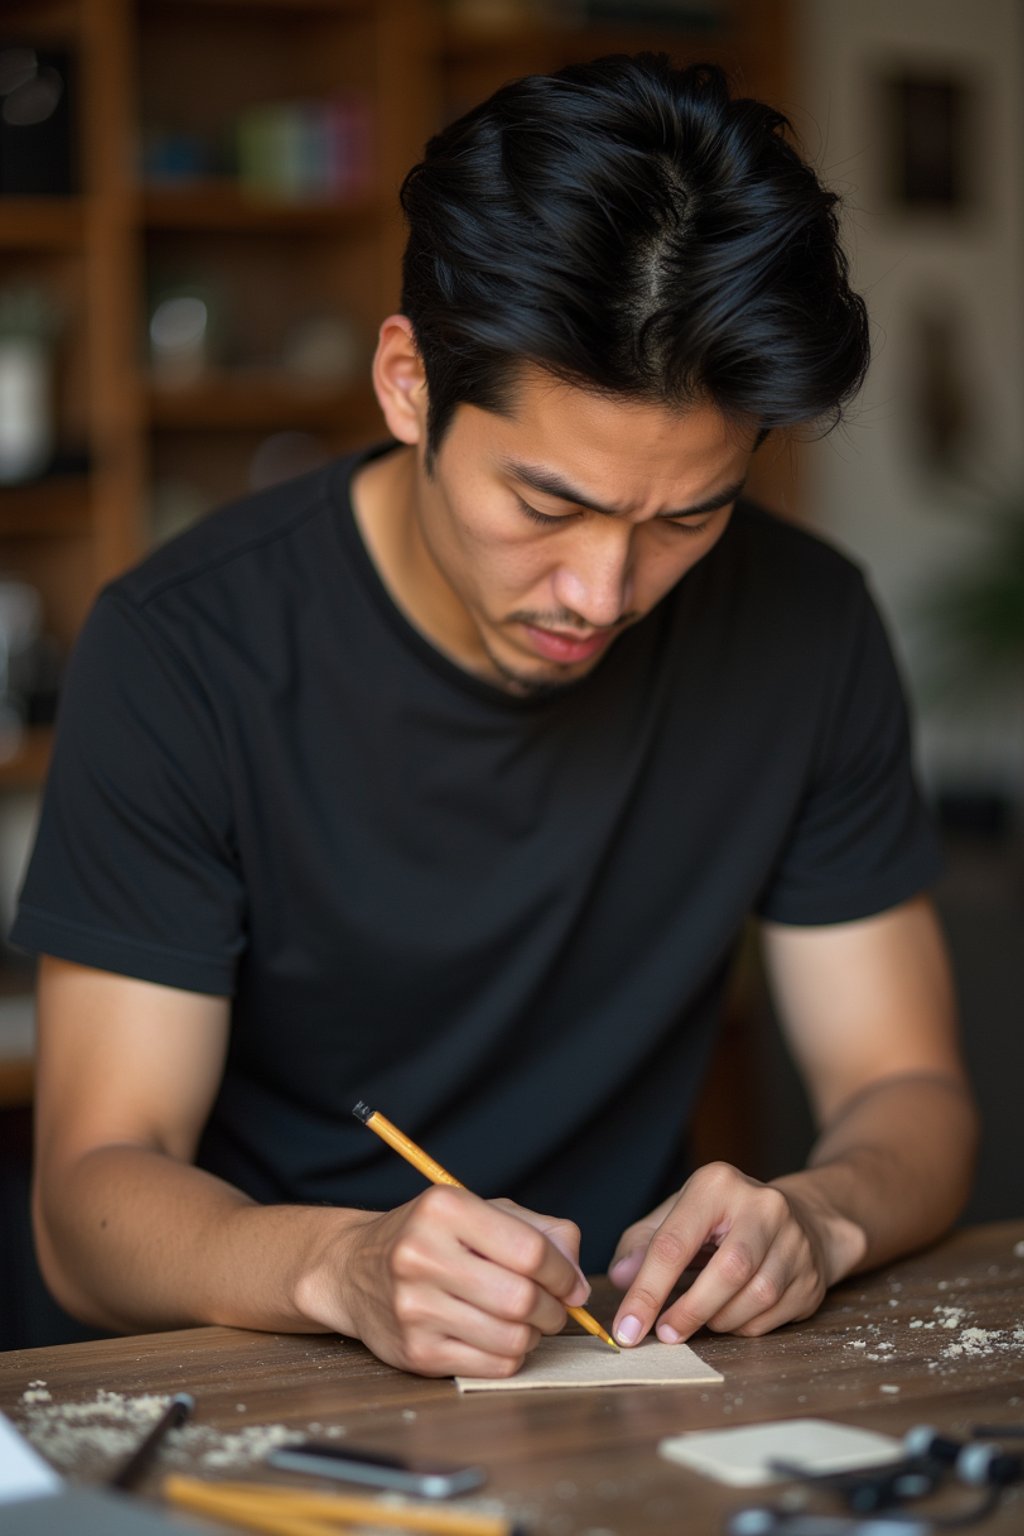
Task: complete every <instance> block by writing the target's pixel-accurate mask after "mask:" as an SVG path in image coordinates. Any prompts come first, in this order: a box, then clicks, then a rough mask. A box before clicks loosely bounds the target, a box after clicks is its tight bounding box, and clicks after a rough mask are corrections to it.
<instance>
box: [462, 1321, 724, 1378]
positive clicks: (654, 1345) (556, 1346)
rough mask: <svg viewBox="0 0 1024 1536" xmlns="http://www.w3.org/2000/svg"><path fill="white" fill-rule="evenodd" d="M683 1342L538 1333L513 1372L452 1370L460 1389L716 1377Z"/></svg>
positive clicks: (714, 1372) (718, 1376)
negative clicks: (612, 1344) (618, 1346)
mask: <svg viewBox="0 0 1024 1536" xmlns="http://www.w3.org/2000/svg"><path fill="white" fill-rule="evenodd" d="M721 1380H722V1378H721V1376H720V1375H719V1374H718V1372H717V1371H715V1370H712V1368H711V1366H710V1365H706V1364H705V1363H704V1361H703V1360H701V1359H699V1358H698V1356H697V1355H695V1354H694V1352H693V1350H692V1349H691V1348H690V1347H689V1345H688V1344H661V1343H659V1342H658V1340H657V1339H645V1340H644V1342H643V1343H642V1344H638V1345H637V1346H636V1347H635V1348H634V1349H623V1350H614V1349H609V1348H608V1345H607V1344H604V1343H602V1341H601V1340H600V1339H595V1338H591V1337H589V1336H588V1337H586V1338H579V1337H577V1336H576V1335H570V1336H569V1337H568V1338H557V1339H542V1340H541V1341H540V1343H539V1344H538V1345H537V1348H536V1349H535V1350H533V1352H532V1353H531V1354H529V1355H527V1357H526V1361H525V1363H524V1364H523V1366H522V1368H521V1369H520V1370H519V1371H517V1372H516V1374H515V1375H514V1376H501V1377H494V1378H492V1377H489V1376H488V1377H484V1376H456V1378H455V1385H456V1386H457V1387H458V1389H459V1391H460V1392H509V1391H512V1392H514V1391H516V1390H517V1389H519V1388H524V1387H625V1386H648V1387H666V1386H672V1387H678V1386H684V1385H688V1384H690V1383H692V1382H708V1381H721Z"/></svg>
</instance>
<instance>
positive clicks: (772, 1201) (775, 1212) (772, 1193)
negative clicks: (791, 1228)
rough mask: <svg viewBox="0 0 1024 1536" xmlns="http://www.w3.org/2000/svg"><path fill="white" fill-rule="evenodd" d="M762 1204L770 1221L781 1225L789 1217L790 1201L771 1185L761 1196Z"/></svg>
mask: <svg viewBox="0 0 1024 1536" xmlns="http://www.w3.org/2000/svg"><path fill="white" fill-rule="evenodd" d="M761 1203H762V1205H763V1207H764V1211H765V1214H766V1215H767V1216H768V1218H769V1220H771V1221H773V1222H776V1223H777V1224H779V1225H780V1226H781V1224H782V1223H783V1222H784V1221H785V1220H786V1218H787V1217H788V1216H789V1201H788V1200H787V1199H786V1196H785V1195H784V1194H783V1193H782V1190H781V1189H776V1188H775V1187H774V1185H771V1184H769V1185H768V1186H767V1187H766V1188H765V1189H764V1190H763V1191H762V1194H761Z"/></svg>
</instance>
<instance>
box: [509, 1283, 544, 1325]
mask: <svg viewBox="0 0 1024 1536" xmlns="http://www.w3.org/2000/svg"><path fill="white" fill-rule="evenodd" d="M536 1305H537V1287H536V1286H535V1285H534V1283H533V1281H532V1280H527V1279H525V1278H524V1277H520V1276H515V1277H513V1278H512V1279H511V1280H510V1281H509V1282H508V1285H507V1287H506V1290H505V1295H504V1297H503V1310H504V1312H505V1314H506V1316H507V1317H509V1318H511V1319H512V1320H513V1321H514V1322H519V1323H525V1321H526V1319H527V1318H528V1317H529V1316H530V1315H531V1313H532V1312H533V1309H534V1307H535V1306H536Z"/></svg>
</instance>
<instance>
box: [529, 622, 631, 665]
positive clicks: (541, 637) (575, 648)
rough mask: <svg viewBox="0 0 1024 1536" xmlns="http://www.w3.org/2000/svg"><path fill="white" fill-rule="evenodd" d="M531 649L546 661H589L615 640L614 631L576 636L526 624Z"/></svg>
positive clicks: (608, 630)
mask: <svg viewBox="0 0 1024 1536" xmlns="http://www.w3.org/2000/svg"><path fill="white" fill-rule="evenodd" d="M523 629H524V630H525V631H526V634H527V637H528V639H529V642H530V648H531V649H532V650H534V651H536V653H537V654H538V655H539V656H543V657H544V658H545V660H546V661H561V662H574V661H589V660H590V659H591V657H593V656H597V655H598V654H599V652H601V651H603V650H604V648H605V646H606V645H608V644H609V643H610V641H612V640H613V639H614V638H615V634H616V631H615V630H612V629H601V630H597V631H596V632H595V633H594V634H590V635H582V636H581V635H574V634H570V633H567V632H566V631H564V630H554V629H539V628H538V627H537V626H536V625H535V624H524V625H523Z"/></svg>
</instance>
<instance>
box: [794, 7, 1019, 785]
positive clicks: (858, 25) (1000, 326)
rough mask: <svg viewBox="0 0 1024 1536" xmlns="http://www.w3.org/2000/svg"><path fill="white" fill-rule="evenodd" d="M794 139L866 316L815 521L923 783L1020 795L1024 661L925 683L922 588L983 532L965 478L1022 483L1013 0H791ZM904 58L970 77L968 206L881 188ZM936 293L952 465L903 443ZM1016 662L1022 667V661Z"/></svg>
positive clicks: (811, 487)
mask: <svg viewBox="0 0 1024 1536" xmlns="http://www.w3.org/2000/svg"><path fill="white" fill-rule="evenodd" d="M795 4H796V22H797V26H796V28H795V33H796V36H797V38H798V40H799V47H800V55H799V58H798V61H797V62H798V68H797V79H798V87H797V89H798V92H799V100H798V102H796V103H790V104H788V105H789V107H790V108H791V109H792V110H791V113H790V115H791V116H792V118H793V121H794V124H795V126H796V128H797V130H798V132H799V134H800V136H801V139H802V141H803V145H804V148H805V150H806V152H807V153H808V154H809V155H810V156H811V158H812V159H813V160H814V161H815V163H816V164H817V166H818V167H819V170H820V171H821V173H822V175H823V176H824V179H825V180H826V182H828V183H829V184H830V185H832V186H833V187H834V188H835V189H836V190H838V191H840V192H841V193H842V194H843V196H844V200H845V201H846V203H847V213H846V228H847V238H848V246H849V248H850V249H851V252H852V255H853V262H854V281H855V284H856V286H857V287H858V288H859V290H860V291H861V292H862V293H864V295H865V297H866V299H867V301H868V304H869V307H870V311H871V316H872V322H873V342H874V351H875V355H874V362H873V364H872V368H871V373H870V375H869V379H868V382H867V385H866V387H865V390H864V393H863V395H862V396H861V398H860V401H859V404H858V405H857V407H855V410H854V413H853V415H852V418H851V421H850V423H849V425H848V426H847V427H846V428H845V429H842V431H841V432H840V433H839V434H837V435H834V436H833V437H832V438H830V439H828V440H826V441H825V442H823V443H819V444H816V445H814V446H813V447H812V448H811V449H810V450H808V456H807V471H806V481H805V484H806V495H805V497H804V502H805V505H806V507H807V510H808V513H809V516H810V517H811V519H812V521H813V522H814V523H815V524H816V525H817V526H818V527H819V528H821V529H822V530H823V531H824V532H826V533H828V534H829V535H830V536H831V537H833V538H834V539H835V540H836V541H837V542H839V543H841V544H842V545H843V546H845V547H846V548H848V549H849V550H851V551H852V552H854V553H855V554H856V555H857V556H858V557H859V558H860V559H862V560H863V561H864V562H865V563H866V564H867V566H868V568H869V570H870V572H871V574H872V577H873V584H874V587H875V591H876V593H877V594H878V596H879V598H880V600H881V604H882V607H883V610H884V611H885V613H886V615H887V617H888V619H889V621H890V627H891V628H892V629H893V630H894V632H895V639H896V643H897V648H898V650H899V652H900V655H901V659H902V660H903V663H904V666H905V668H906V670H907V672H908V675H909V679H910V683H911V690H912V693H913V694H914V696H915V698H916V702H917V710H918V741H919V746H920V758H921V762H922V766H923V770H924V774H925V778H926V780H927V781H928V782H929V783H930V784H931V785H932V786H933V787H942V786H948V785H959V784H963V783H965V782H973V783H977V784H980V785H985V784H988V785H989V786H990V787H993V788H1000V789H1002V790H1003V791H1006V792H1009V793H1010V794H1011V795H1012V796H1013V798H1014V799H1015V800H1016V802H1017V804H1018V805H1019V806H1020V805H1024V677H1022V678H1021V679H1020V681H1019V685H1009V686H1004V687H1002V688H1001V689H999V690H996V691H994V692H992V693H990V694H989V695H988V696H981V697H976V698H975V699H974V701H973V702H971V703H967V702H965V701H963V700H958V701H957V702H956V704H955V705H953V704H950V703H948V702H947V703H945V704H943V705H941V706H940V705H938V704H937V703H935V702H934V701H933V700H932V699H930V698H929V697H927V696H926V694H928V693H930V689H927V690H926V688H925V679H926V677H927V676H928V674H929V671H930V667H929V658H928V654H927V653H926V647H925V645H924V643H923V639H922V626H921V621H920V611H921V606H922V599H923V595H924V593H925V592H926V591H927V590H928V589H929V588H930V587H931V586H933V585H934V584H935V582H936V581H937V580H941V579H942V578H943V577H944V576H945V575H946V574H947V573H949V572H950V571H951V570H955V569H956V568H958V567H962V565H963V563H964V562H965V560H968V559H970V558H971V557H972V556H973V554H974V552H975V551H976V550H977V549H978V546H979V544H984V543H985V542H986V540H987V539H988V537H989V534H988V531H987V525H986V524H985V522H984V520H983V519H982V518H980V517H979V515H978V511H977V506H978V501H979V496H978V493H977V492H976V491H974V490H972V489H971V488H970V487H969V484H968V479H980V480H981V481H982V482H986V481H987V483H988V484H989V485H991V486H992V487H993V488H996V487H1001V488H1002V490H1003V491H1008V490H1011V489H1012V488H1014V487H1015V488H1016V490H1017V494H1018V499H1019V500H1024V106H1022V100H1024V6H1022V5H1021V4H1020V3H1019V0H795ZM900 66H912V67H914V68H925V69H927V70H928V71H929V72H931V71H932V70H933V69H934V70H935V71H937V72H946V71H949V72H951V73H955V74H957V75H960V76H962V77H963V78H964V79H965V81H966V82H967V83H969V84H970V85H971V86H972V87H973V89H974V92H975V95H976V97H977V101H978V105H979V107H980V113H979V120H978V126H979V134H978V142H977V145H976V153H975V155H974V156H973V159H972V162H971V163H972V176H971V180H972V193H973V200H974V204H975V210H976V211H974V212H973V213H970V214H967V215H965V216H964V217H962V218H961V217H958V216H957V215H955V214H950V213H948V212H947V213H927V214H921V213H919V212H914V213H909V212H907V211H903V210H894V209H893V208H892V207H891V206H887V198H886V195H885V163H886V155H887V142H888V134H887V131H886V123H885V119H884V115H883V114H881V113H880V112H879V110H878V100H879V98H878V95H877V82H878V80H879V77H880V76H883V75H884V74H886V73H887V72H889V71H891V70H893V69H894V68H897V69H898V68H899V67H900ZM924 299H930V300H933V301H934V300H938V302H940V303H942V304H943V305H945V306H947V307H949V308H952V309H953V310H954V311H959V312H960V313H962V314H963V316H964V318H965V321H966V324H965V327H964V341H965V346H964V350H963V355H962V363H963V377H964V383H965V386H966V390H967V400H968V403H969V405H970V408H971V411H972V414H973V419H974V430H973V432H972V435H971V438H970V443H969V451H968V452H967V454H966V455H965V463H964V465H963V473H960V472H959V471H958V472H957V473H956V474H953V473H949V472H948V471H947V472H945V473H940V474H938V475H936V474H931V475H929V474H928V473H926V472H925V471H924V470H923V468H922V466H921V464H920V461H919V460H918V459H917V457H916V456H915V450H914V436H913V426H914V420H913V399H912V391H911V390H910V388H909V375H910V370H911V368H912V365H913V358H914V351H913V346H912V315H913V308H914V305H915V303H918V302H920V301H922V300H924ZM1022 670H1024V669H1022Z"/></svg>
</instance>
